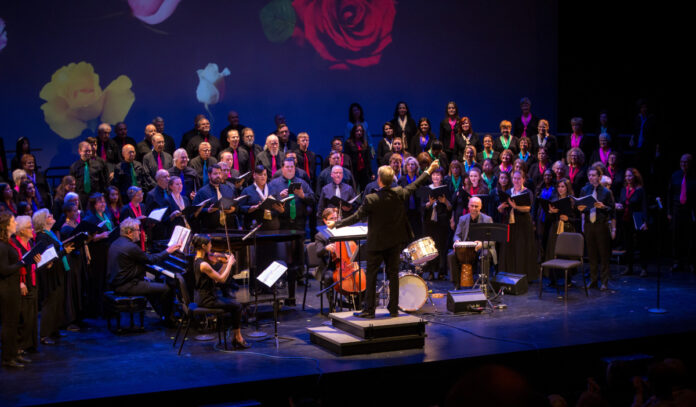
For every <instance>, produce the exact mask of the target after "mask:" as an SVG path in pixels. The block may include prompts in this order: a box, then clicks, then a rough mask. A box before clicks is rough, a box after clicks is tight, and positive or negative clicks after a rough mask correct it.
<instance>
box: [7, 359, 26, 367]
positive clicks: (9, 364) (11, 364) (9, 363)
mask: <svg viewBox="0 0 696 407" xmlns="http://www.w3.org/2000/svg"><path fill="white" fill-rule="evenodd" d="M2 365H3V366H5V367H16V368H23V367H24V365H23V364H21V363H19V362H18V361H17V360H15V359H13V360H8V361H3V362H2Z"/></svg>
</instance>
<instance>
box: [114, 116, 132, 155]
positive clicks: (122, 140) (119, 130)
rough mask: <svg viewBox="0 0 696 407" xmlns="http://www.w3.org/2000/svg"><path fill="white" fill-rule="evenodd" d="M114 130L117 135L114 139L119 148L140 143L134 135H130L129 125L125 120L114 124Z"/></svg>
mask: <svg viewBox="0 0 696 407" xmlns="http://www.w3.org/2000/svg"><path fill="white" fill-rule="evenodd" d="M114 130H115V132H116V135H115V136H114V138H113V139H112V140H114V141H115V142H116V145H117V146H118V150H116V151H119V150H120V149H122V148H123V146H125V145H127V144H130V145H132V146H135V145H136V144H138V143H137V142H136V141H135V139H134V138H133V137H130V136H128V126H126V123H124V122H118V123H116V125H115V126H114Z"/></svg>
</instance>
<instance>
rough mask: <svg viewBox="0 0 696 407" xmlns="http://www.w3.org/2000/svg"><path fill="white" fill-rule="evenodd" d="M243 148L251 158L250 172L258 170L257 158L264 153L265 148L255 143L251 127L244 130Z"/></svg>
mask: <svg viewBox="0 0 696 407" xmlns="http://www.w3.org/2000/svg"><path fill="white" fill-rule="evenodd" d="M242 148H244V149H245V150H246V152H247V155H248V156H249V164H248V167H249V171H251V170H253V169H254V168H256V164H257V158H258V156H259V154H261V152H262V151H263V147H261V146H260V145H258V144H256V143H254V130H253V129H252V128H251V127H245V128H244V130H242Z"/></svg>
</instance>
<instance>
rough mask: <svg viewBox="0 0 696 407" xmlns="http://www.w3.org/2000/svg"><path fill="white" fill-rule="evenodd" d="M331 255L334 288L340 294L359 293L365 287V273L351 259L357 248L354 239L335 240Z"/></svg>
mask: <svg viewBox="0 0 696 407" xmlns="http://www.w3.org/2000/svg"><path fill="white" fill-rule="evenodd" d="M336 243H337V245H336V250H334V251H333V253H332V254H331V257H332V258H333V260H334V262H335V264H336V271H334V273H333V281H334V284H335V285H334V290H336V291H337V292H339V293H341V294H342V295H355V294H359V293H361V292H363V291H365V289H366V288H367V275H366V274H365V271H364V269H361V268H360V265H359V264H358V263H357V262H354V261H351V257H353V253H355V251H356V250H357V248H358V245H357V244H356V243H355V242H354V241H345V242H336Z"/></svg>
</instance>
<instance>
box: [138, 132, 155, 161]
mask: <svg viewBox="0 0 696 407" xmlns="http://www.w3.org/2000/svg"><path fill="white" fill-rule="evenodd" d="M155 134H157V127H155V125H154V124H151V123H148V124H147V125H145V136H144V137H143V141H141V142H139V143H138V144H136V145H135V160H136V161H138V162H141V163H142V162H143V158H144V157H145V155H146V154H148V153H151V152H152V149H153V144H154V143H153V141H152V137H154V135H155Z"/></svg>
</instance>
